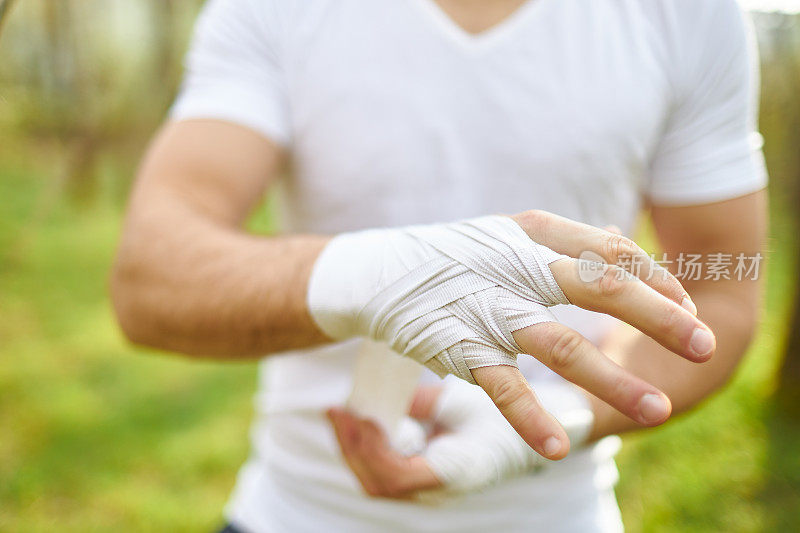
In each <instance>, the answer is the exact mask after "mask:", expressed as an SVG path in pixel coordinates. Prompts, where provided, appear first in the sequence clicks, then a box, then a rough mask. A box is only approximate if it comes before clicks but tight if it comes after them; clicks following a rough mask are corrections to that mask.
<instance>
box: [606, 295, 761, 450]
mask: <svg viewBox="0 0 800 533" xmlns="http://www.w3.org/2000/svg"><path fill="white" fill-rule="evenodd" d="M709 285H713V283H712V282H709ZM753 292H756V293H757V291H753ZM692 299H693V300H694V301H695V303H696V304H697V307H698V309H699V310H700V314H699V317H700V318H701V319H702V320H703V321H704V322H705V323H706V324H708V325H709V326H710V327H711V329H712V331H714V333H715V334H716V337H717V350H716V353H715V354H714V357H712V358H711V360H710V361H708V362H705V363H702V364H697V363H692V362H690V361H687V360H685V359H679V358H676V357H675V356H674V355H673V354H672V353H671V352H670V351H669V350H667V349H665V348H663V347H662V346H660V345H659V344H658V343H656V342H655V341H653V340H652V339H650V338H649V337H647V336H645V335H643V334H642V333H640V332H638V331H636V330H634V329H633V328H631V327H630V326H627V325H621V326H620V327H619V328H618V329H617V330H615V331H614V332H613V333H612V334H611V335H610V336H609V338H608V339H607V342H606V343H605V345H604V346H603V349H604V352H605V353H607V354H608V355H609V357H611V358H612V359H614V360H615V361H617V363H619V364H620V365H622V366H623V367H624V368H626V369H628V370H630V371H631V372H632V373H634V374H635V375H637V376H639V377H641V378H642V379H644V380H646V381H648V382H650V383H652V384H653V385H655V386H656V387H658V388H659V389H661V390H662V391H664V392H665V393H666V394H667V396H668V397H669V398H670V400H671V401H672V406H673V413H674V414H675V413H681V412H684V411H686V410H688V409H690V408H692V407H693V406H695V405H696V404H698V403H699V402H701V401H702V400H703V399H704V398H706V397H708V396H709V395H710V394H712V393H713V392H714V391H715V390H717V389H718V388H720V387H721V386H723V385H724V384H725V383H726V382H727V380H728V379H729V377H730V376H731V375H732V374H733V372H734V371H735V369H736V366H737V364H738V363H739V361H740V359H741V357H742V355H743V354H744V353H745V351H746V349H747V346H748V345H749V343H750V340H751V338H752V335H753V331H754V329H755V325H756V323H757V309H758V306H757V304H756V303H755V302H754V298H752V297H746V298H742V297H741V295H737V294H731V293H729V292H726V291H724V290H718V289H716V288H714V287H710V288H706V289H705V290H704V289H700V290H695V291H692ZM756 299H757V298H756ZM591 401H592V408H593V411H594V413H595V425H594V428H593V430H592V435H591V438H592V439H598V438H601V437H604V436H606V435H614V434H618V433H622V432H626V431H630V430H634V429H638V428H641V426H639V425H638V424H636V423H635V422H634V421H633V420H631V419H630V418H628V417H626V416H624V415H621V414H620V413H619V412H618V411H616V410H615V409H614V408H612V407H610V406H609V405H608V404H607V403H605V402H602V401H600V400H598V399H597V398H595V397H591Z"/></svg>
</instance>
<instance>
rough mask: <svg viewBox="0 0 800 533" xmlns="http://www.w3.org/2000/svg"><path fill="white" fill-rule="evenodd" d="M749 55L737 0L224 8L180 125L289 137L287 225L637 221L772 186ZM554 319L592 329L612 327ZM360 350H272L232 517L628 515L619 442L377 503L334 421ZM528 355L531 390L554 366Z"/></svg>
mask: <svg viewBox="0 0 800 533" xmlns="http://www.w3.org/2000/svg"><path fill="white" fill-rule="evenodd" d="M754 55H755V54H754V52H753V46H752V39H751V38H750V37H749V33H748V31H747V29H746V24H745V23H744V22H743V19H742V15H741V12H740V10H739V8H738V6H737V5H736V3H735V2H734V1H733V0H591V1H589V0H529V1H528V2H527V3H526V4H524V5H523V6H522V7H521V8H519V9H518V10H517V11H516V12H515V13H514V14H513V15H511V16H510V17H509V18H508V19H506V21H504V22H503V23H501V24H500V25H498V26H496V27H494V28H493V29H490V30H488V31H487V32H485V33H483V34H481V35H479V36H472V35H469V34H467V33H465V32H464V31H463V30H461V29H460V28H459V27H458V26H457V25H456V24H455V23H454V22H452V20H451V19H449V18H448V17H447V16H446V15H445V14H444V13H443V12H442V11H441V10H440V8H438V7H437V6H436V4H435V3H434V2H433V0H294V1H289V0H211V1H210V2H209V3H208V5H207V6H206V8H205V10H204V13H203V15H202V17H201V19H200V21H199V23H198V26H197V30H196V35H195V39H194V42H193V44H192V47H191V51H190V53H189V56H188V65H187V74H186V79H185V83H184V86H183V89H182V91H181V94H180V96H179V97H178V99H177V101H176V103H175V105H174V107H173V110H172V117H173V118H174V119H187V118H217V119H222V120H226V121H230V122H234V123H238V124H241V125H244V126H247V127H249V128H252V129H253V130H255V131H257V132H259V133H261V134H263V135H264V136H266V137H268V138H270V139H272V140H273V141H275V142H277V143H279V144H281V145H285V146H287V147H288V148H289V149H290V151H291V154H292V159H293V163H294V165H293V167H294V173H293V175H292V176H291V177H290V178H288V179H286V180H285V181H284V182H283V183H282V187H281V188H280V189H281V193H282V202H281V210H282V215H283V219H284V224H283V229H284V230H285V231H287V232H318V233H325V234H331V233H336V232H342V231H349V230H357V229H362V228H368V227H376V226H397V225H404V224H417V223H430V222H442V221H451V220H456V219H461V218H466V217H473V216H478V215H485V214H491V213H498V212H501V213H514V212H519V211H523V210H526V209H532V208H539V209H544V210H547V211H550V212H553V213H557V214H560V215H563V216H566V217H569V218H572V219H575V220H580V221H583V222H587V223H589V224H595V225H607V224H616V225H618V226H619V227H621V228H622V229H623V231H626V232H628V231H630V230H631V228H632V226H633V224H634V221H635V219H636V216H637V213H638V211H639V208H640V206H641V204H642V202H643V200H644V199H649V201H651V202H653V203H655V204H671V205H686V204H697V203H706V202H714V201H719V200H724V199H728V198H732V197H735V196H739V195H742V194H746V193H749V192H752V191H755V190H758V189H761V188H762V187H764V185H765V182H766V173H765V170H764V167H763V161H762V157H761V152H760V147H761V142H760V137H759V136H758V134H756V133H753V132H754V130H755V124H754V120H753V116H754V110H755V104H754V102H755V101H756V100H757V98H756V96H757V95H756V93H757V90H756V89H757V79H758V76H757V70H756V68H755V61H754ZM748 58H749V60H748ZM231 179H236V178H235V176H232V177H231ZM264 275H269V265H264ZM556 313H557V316H559V317H560V318H561V319H562V320H563V321H564V322H565V323H567V324H568V325H571V326H573V327H575V328H576V329H578V330H579V331H580V332H581V333H583V334H584V335H585V336H587V337H588V338H590V339H591V340H593V341H595V342H597V341H599V339H600V338H601V337H602V335H603V334H604V332H605V331H607V329H608V328H609V327H610V326H611V324H613V320H612V319H610V318H608V317H605V316H603V315H598V314H595V313H590V312H587V311H582V310H579V309H576V308H572V307H563V308H560V309H557V310H556ZM359 342H360V341H358V340H354V341H349V342H346V343H341V344H336V345H330V346H326V347H323V348H319V349H314V350H303V351H296V352H292V353H288V354H285V355H278V356H270V357H269V358H268V359H267V360H266V361H265V362H264V363H262V372H261V383H260V390H259V393H258V395H257V399H256V408H257V413H256V420H255V422H254V426H253V432H252V437H253V452H252V456H251V458H250V460H249V461H248V463H247V464H246V465H245V466H244V467H243V468H242V471H241V472H240V476H239V480H238V482H237V487H236V490H235V492H234V495H233V497H232V499H231V502H230V504H229V506H228V509H227V515H228V518H229V519H230V520H231V521H232V522H233V523H234V524H236V525H237V526H239V527H240V528H242V529H245V530H252V531H269V532H278V533H283V532H292V533H294V532H305V531H309V532H312V531H313V532H318V531H336V532H339V531H341V532H360V531H365V532H366V531H409V530H415V531H457V532H459V533H466V532H472V531H476V532H477V531H489V530H497V531H532V530H536V531H549V532H554V531H581V532H586V531H613V530H617V529H619V528H620V527H621V526H620V521H619V512H618V509H617V507H616V503H615V502H614V499H613V485H614V483H615V481H616V469H615V466H614V463H613V455H614V453H615V451H616V448H617V447H618V441H616V440H614V439H611V440H609V439H606V440H604V441H601V442H600V443H599V444H597V445H595V446H593V447H591V448H589V449H586V450H583V451H576V452H573V453H572V454H571V455H570V457H568V458H567V459H566V460H564V461H561V462H559V463H557V464H553V465H552V466H550V467H548V468H546V469H545V470H544V471H542V472H539V473H532V474H531V475H528V476H525V477H522V478H518V479H514V480H512V481H509V482H506V483H504V484H502V485H500V486H498V487H495V488H492V489H490V490H488V491H486V492H483V493H481V494H474V495H469V496H467V497H464V498H461V499H454V500H452V501H448V502H446V503H444V504H443V505H441V506H438V507H429V506H428V507H426V506H423V505H420V504H413V503H408V502H395V501H388V500H378V499H371V498H368V497H366V496H364V495H363V494H362V493H361V491H360V490H359V487H358V484H357V482H356V481H355V478H354V476H353V475H352V474H351V473H350V471H349V470H348V469H347V467H346V466H345V465H344V463H343V462H342V460H341V458H340V455H339V451H338V446H337V445H336V442H335V439H334V436H333V433H332V430H331V428H330V426H329V424H328V422H327V420H326V418H325V417H324V414H323V412H324V409H326V408H327V407H329V406H331V405H337V404H342V403H343V402H344V399H345V398H346V396H347V394H348V392H349V391H350V388H351V382H352V379H351V374H352V372H351V369H352V363H353V360H354V355H355V353H356V351H357V350H358V345H359ZM520 363H521V366H522V368H523V371H524V372H525V373H526V375H527V376H528V378H529V380H530V381H531V382H532V383H533V385H534V388H535V384H536V382H537V381H538V380H544V379H561V378H559V377H558V376H555V375H554V374H552V373H551V372H550V371H549V370H547V369H546V368H544V367H543V366H542V365H540V364H538V363H537V362H535V361H534V360H532V359H530V358H521V360H520Z"/></svg>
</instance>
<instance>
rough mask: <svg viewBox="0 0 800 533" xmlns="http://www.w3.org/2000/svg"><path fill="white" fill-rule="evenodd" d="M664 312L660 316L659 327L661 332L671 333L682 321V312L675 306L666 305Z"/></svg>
mask: <svg viewBox="0 0 800 533" xmlns="http://www.w3.org/2000/svg"><path fill="white" fill-rule="evenodd" d="M665 307H666V309H665V312H664V313H663V314H662V315H661V320H660V321H659V327H660V328H661V331H663V332H667V331H673V330H675V329H677V328H678V326H679V325H680V323H681V322H682V320H683V311H682V309H681V308H679V307H678V306H677V305H666V306H665Z"/></svg>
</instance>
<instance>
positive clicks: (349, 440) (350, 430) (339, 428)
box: [328, 409, 378, 494]
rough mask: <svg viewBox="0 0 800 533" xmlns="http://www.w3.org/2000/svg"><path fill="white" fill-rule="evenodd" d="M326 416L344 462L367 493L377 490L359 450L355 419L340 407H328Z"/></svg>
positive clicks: (358, 433)
mask: <svg viewBox="0 0 800 533" xmlns="http://www.w3.org/2000/svg"><path fill="white" fill-rule="evenodd" d="M328 418H330V420H331V423H332V424H333V429H334V432H335V434H336V439H337V440H338V442H339V448H340V450H341V452H342V457H343V458H344V461H345V463H346V464H347V466H348V467H349V468H350V470H351V471H352V472H353V474H355V476H356V479H357V480H358V482H359V483H360V484H361V486H362V487H363V489H364V491H365V492H366V493H367V494H373V493H374V492H376V491H377V490H378V485H377V484H376V483H375V482H374V481H373V479H372V472H371V471H370V469H369V468H368V467H367V465H366V464H365V463H364V460H363V457H362V455H361V453H360V452H359V450H360V441H361V435H360V431H359V427H358V422H357V420H356V419H355V418H354V417H353V416H351V415H350V414H349V413H348V412H346V411H344V410H342V409H330V410H329V411H328Z"/></svg>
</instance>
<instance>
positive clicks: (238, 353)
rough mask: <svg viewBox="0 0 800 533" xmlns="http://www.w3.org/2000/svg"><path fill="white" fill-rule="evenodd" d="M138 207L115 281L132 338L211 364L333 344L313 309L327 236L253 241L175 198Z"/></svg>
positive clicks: (119, 306)
mask: <svg viewBox="0 0 800 533" xmlns="http://www.w3.org/2000/svg"><path fill="white" fill-rule="evenodd" d="M134 202H135V203H137V204H138V205H136V209H134V210H132V215H131V218H130V219H129V220H128V223H127V224H126V230H125V233H124V236H123V241H122V244H121V247H120V250H119V254H118V258H117V262H116V265H115V268H114V272H113V274H112V295H113V302H114V307H115V309H116V312H117V316H118V318H119V322H120V324H121V326H122V328H123V330H124V331H125V333H126V335H127V336H128V337H129V338H130V339H131V340H133V341H134V342H137V343H139V344H144V345H148V346H152V347H155V348H159V349H164V350H170V351H178V352H182V353H186V354H191V355H197V356H212V357H248V356H261V355H264V354H267V353H270V352H275V351H280V350H285V349H291V348H299V347H303V346H309V345H313V344H317V343H320V342H324V341H325V340H326V339H325V337H324V335H323V334H322V333H321V332H320V331H319V330H318V329H317V327H316V326H315V325H314V323H313V321H312V320H311V317H310V316H309V314H308V311H307V309H306V303H305V294H306V288H307V284H308V278H309V275H310V272H311V268H312V266H313V263H314V260H315V258H316V256H317V255H318V254H319V252H320V250H321V249H322V248H323V246H324V245H325V243H326V242H327V240H328V239H327V238H326V237H321V236H287V237H272V238H264V237H258V236H254V235H249V234H246V233H244V232H243V231H241V230H240V229H238V228H237V227H235V226H234V225H224V224H220V223H219V222H218V221H215V220H213V219H210V218H209V217H207V216H206V215H204V214H200V213H198V212H197V210H196V208H194V207H192V206H190V205H187V204H186V203H185V202H184V201H183V199H182V198H180V195H175V194H160V195H153V194H149V195H148V196H147V198H146V199H145V198H139V199H135V200H134Z"/></svg>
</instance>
